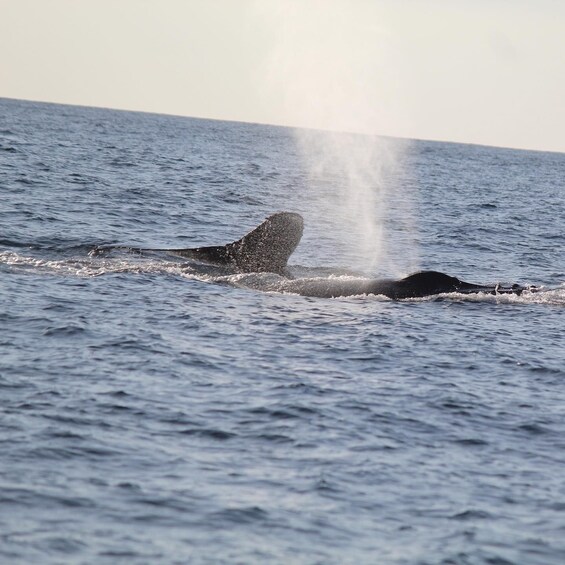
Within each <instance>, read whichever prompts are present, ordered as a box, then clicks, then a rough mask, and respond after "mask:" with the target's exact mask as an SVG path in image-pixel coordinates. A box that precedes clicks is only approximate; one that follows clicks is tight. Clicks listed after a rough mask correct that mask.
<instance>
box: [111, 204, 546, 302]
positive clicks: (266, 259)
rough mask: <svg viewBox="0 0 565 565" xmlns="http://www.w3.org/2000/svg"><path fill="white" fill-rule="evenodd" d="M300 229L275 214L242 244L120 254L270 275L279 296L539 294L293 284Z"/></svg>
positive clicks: (293, 219)
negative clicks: (280, 283)
mask: <svg viewBox="0 0 565 565" xmlns="http://www.w3.org/2000/svg"><path fill="white" fill-rule="evenodd" d="M303 229H304V222H303V220H302V217H301V216H300V214H296V213H294V212H278V213H276V214H273V215H271V216H269V217H268V218H267V219H266V220H265V221H264V222H263V223H261V224H260V225H259V226H257V227H256V228H255V229H253V230H252V231H250V232H249V233H248V234H247V235H245V236H243V237H242V238H241V239H239V240H237V241H234V242H233V243H228V244H226V245H219V246H210V247H195V248H187V249H133V248H124V249H130V250H132V251H138V252H143V251H162V252H167V253H170V254H174V255H176V256H180V257H184V258H187V259H191V260H194V261H197V262H200V263H204V264H210V265H215V266H220V267H224V268H226V269H228V270H229V271H230V272H234V273H274V274H277V275H280V276H283V277H285V278H286V279H288V281H287V283H286V284H285V285H284V288H283V289H282V290H283V292H292V293H295V294H300V295H302V296H312V297H319V298H334V297H343V296H356V295H363V294H373V295H383V296H386V297H388V298H391V299H393V300H401V299H406V298H423V297H426V296H433V295H436V294H444V293H462V294H476V293H489V294H516V295H520V294H521V293H522V292H523V291H524V290H530V291H535V290H537V287H533V286H529V287H524V286H521V285H518V284H513V285H511V286H502V285H500V284H496V285H481V284H473V283H468V282H465V281H462V280H459V279H458V278H456V277H452V276H449V275H446V274H445V273H441V272H438V271H421V272H418V273H414V274H412V275H409V276H407V277H405V278H402V279H398V280H394V279H367V278H359V277H355V278H352V277H331V278H325V277H316V278H304V279H302V278H300V279H294V278H293V277H292V275H291V273H290V271H289V269H288V265H287V264H288V259H289V257H290V256H291V255H292V253H293V251H294V250H295V249H296V247H297V245H298V244H299V242H300V239H301V238H302V232H303ZM113 248H114V249H115V248H116V247H113Z"/></svg>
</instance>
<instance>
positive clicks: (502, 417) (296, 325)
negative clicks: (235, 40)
mask: <svg viewBox="0 0 565 565" xmlns="http://www.w3.org/2000/svg"><path fill="white" fill-rule="evenodd" d="M282 210H288V211H292V212H298V213H300V214H301V215H302V216H303V218H304V222H305V228H304V236H303V238H302V241H301V243H300V245H299V246H298V248H297V250H296V252H295V253H294V254H293V255H292V256H291V258H290V261H289V264H290V265H291V266H292V267H293V268H294V269H295V272H296V273H299V275H298V276H300V273H301V272H302V273H304V272H307V273H308V276H315V277H328V278H331V277H334V278H339V277H343V276H351V275H350V274H347V275H345V274H343V273H344V271H342V269H347V270H348V271H347V272H349V270H354V271H355V272H359V273H360V274H359V276H374V277H381V276H401V275H406V274H408V273H409V272H413V271H417V270H419V269H434V270H439V271H443V272H446V273H448V274H450V275H453V276H457V277H460V278H462V279H463V280H467V281H470V282H478V283H496V282H505V283H515V282H517V283H520V284H524V285H529V284H531V285H537V286H539V287H541V290H540V291H539V292H536V293H530V292H525V293H523V294H522V295H521V296H515V295H486V294H480V295H460V294H446V295H436V296H431V297H427V298H419V299H409V300H401V301H393V300H390V299H387V298H386V297H382V296H371V295H364V296H353V297H346V298H333V299H332V298H330V299H324V298H311V297H304V296H300V295H298V294H293V293H292V292H288V289H286V287H285V286H284V284H283V283H284V281H283V280H279V279H276V280H274V279H273V275H269V274H266V273H259V274H257V273H255V274H254V273H246V274H228V275H226V274H217V273H216V274H215V273H213V272H207V271H199V270H198V269H195V268H194V266H193V265H190V264H188V263H187V262H186V260H183V259H182V258H179V257H174V256H171V255H169V254H166V253H165V254H163V253H161V254H159V253H156V254H140V253H133V252H128V251H127V250H122V251H119V250H118V251H114V252H111V253H103V254H97V253H95V252H93V251H94V250H96V249H97V248H98V247H100V246H114V245H119V246H131V247H143V248H154V249H162V248H186V247H197V246H202V245H219V244H224V243H227V242H230V241H234V240H237V239H239V238H240V237H241V236H242V235H244V234H245V233H247V232H248V231H249V230H251V229H252V228H253V227H255V226H256V225H258V224H259V223H261V222H262V221H263V220H264V219H265V218H266V217H267V216H269V215H270V214H272V213H273V212H276V211H282ZM0 218H1V230H0V395H1V396H0V399H1V401H0V441H1V446H2V449H1V456H0V562H2V563H6V564H32V563H42V564H60V563H65V564H67V563H69V564H115V563H127V564H128V565H129V564H145V563H147V564H153V563H162V564H173V563H174V564H184V563H195V564H224V563H225V564H236V563H241V564H251V563H261V564H262V563H284V564H289V563H297V564H336V565H341V564H385V565H388V564H394V565H431V564H444V565H448V564H450V565H471V564H472V565H478V564H489V565H510V564H515V565H527V564H536V565H552V564H555V565H562V564H563V563H565V347H564V346H565V340H564V338H563V336H564V335H565V310H564V306H565V254H564V247H565V154H559V153H545V152H536V151H523V150H512V149H502V148H494V147H484V146H477V145H462V144H452V143H440V142H429V141H418V140H395V139H387V138H372V137H369V136H355V135H351V134H337V133H329V132H316V131H306V130H304V131H302V130H297V129H292V128H284V127H276V126H268V125H258V124H246V123H236V122H223V121H211V120H202V119H194V118H184V117H175V116H166V115H154V114H145V113H136V112H124V111H116V110H107V109H97V108H85V107H76V106H65V105H54V104H43V103H33V102H24V101H18V100H9V99H0ZM308 269H310V270H308Z"/></svg>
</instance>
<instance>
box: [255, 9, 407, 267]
mask: <svg viewBox="0 0 565 565" xmlns="http://www.w3.org/2000/svg"><path fill="white" fill-rule="evenodd" d="M260 9H261V10H262V12H263V13H264V15H265V16H266V21H267V23H268V25H269V26H270V28H271V29H272V33H273V34H274V37H275V39H274V48H273V54H272V57H271V58H270V59H269V68H268V70H267V77H268V81H267V82H268V86H269V88H268V91H267V92H266V94H267V95H268V96H270V100H271V101H272V100H273V99H275V100H278V102H279V104H280V112H281V115H283V116H284V120H283V121H285V122H286V123H289V124H298V125H300V126H305V128H303V127H301V129H297V130H295V135H296V140H297V145H298V147H299V149H300V152H301V155H302V157H303V159H304V163H305V165H306V168H307V171H308V175H309V189H310V194H309V195H308V196H309V197H310V198H311V199H312V202H313V204H314V205H315V206H316V214H317V218H319V221H320V222H323V224H324V225H322V226H321V229H322V230H324V231H325V232H326V233H327V234H328V237H330V238H332V239H333V241H334V242H335V245H337V246H339V248H340V254H341V255H342V256H343V257H344V258H345V259H346V260H348V261H349V263H350V266H352V267H356V268H361V269H363V270H366V271H370V272H374V271H375V270H376V271H378V272H388V273H389V274H401V273H403V272H404V273H405V272H408V271H411V270H414V269H415V268H416V267H417V253H416V245H415V243H414V239H415V238H414V236H413V234H414V221H413V214H412V211H413V202H412V194H409V193H408V191H407V190H406V187H404V186H401V185H400V183H399V182H398V173H399V171H400V170H401V169H400V168H399V163H400V162H401V158H402V154H403V148H404V147H405V143H402V142H401V141H400V140H394V139H390V138H384V137H378V136H377V135H376V134H377V133H386V132H384V131H383V128H382V123H383V119H382V118H383V116H385V115H386V114H387V113H388V112H391V111H392V112H394V111H395V108H396V103H395V96H396V92H395V84H396V83H395V78H394V72H393V69H390V68H389V67H387V64H386V63H387V50H388V49H389V47H388V42H387V38H388V34H387V32H386V31H385V30H384V29H381V28H380V27H379V25H378V14H377V13H376V12H375V11H374V10H373V6H372V3H358V2H346V1H344V0H324V1H317V0H310V1H307V2H295V1H292V0H290V1H281V2H276V1H275V2H273V1H271V2H265V3H261V4H260ZM343 132H355V133H343ZM391 226H395V228H394V229H391ZM396 231H398V232H402V238H401V239H402V245H401V246H402V249H401V250H400V249H399V244H400V241H395V235H394V232H396Z"/></svg>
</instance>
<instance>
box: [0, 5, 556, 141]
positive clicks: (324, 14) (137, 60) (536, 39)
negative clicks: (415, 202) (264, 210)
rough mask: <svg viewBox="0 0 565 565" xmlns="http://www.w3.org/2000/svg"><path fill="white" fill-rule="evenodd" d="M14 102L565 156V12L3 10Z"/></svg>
mask: <svg viewBox="0 0 565 565" xmlns="http://www.w3.org/2000/svg"><path fill="white" fill-rule="evenodd" d="M0 96H2V97H9V98H24V99H31V100H42V101H50V102H62V103H71V104H83V105H91V106H103V107H110V108H123V109H132V110H144V111H150V112H160V113H169V114H178V115H186V116H198V117H208V118H219V119H227V120H242V121H250V122H265V123H274V124H285V125H298V126H309V127H320V128H329V129H337V130H350V131H363V132H369V133H377V134H384V135H393V136H401V137H410V138H419V139H440V140H450V141H463V142H471V143H483V144H489V145H501V146H508V147H521V148H532V149H545V150H554V151H562V152H565V1H562V0H530V1H526V0H300V1H295V0H0Z"/></svg>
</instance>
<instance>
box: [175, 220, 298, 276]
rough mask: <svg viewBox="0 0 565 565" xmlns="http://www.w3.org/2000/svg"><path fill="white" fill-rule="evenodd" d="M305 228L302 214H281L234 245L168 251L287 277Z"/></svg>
mask: <svg viewBox="0 0 565 565" xmlns="http://www.w3.org/2000/svg"><path fill="white" fill-rule="evenodd" d="M303 229H304V222H303V220H302V216H300V214H295V213H294V212H279V213H277V214H273V215H272V216H269V217H268V218H267V219H266V220H265V221H264V222H263V223H262V224H260V225H259V226H257V227H256V228H255V229H254V230H252V231H250V232H249V233H248V234H247V235H244V236H243V237H242V238H241V239H239V240H237V241H234V242H233V243H228V244H227V245H218V246H212V247H196V248H193V249H168V250H167V251H169V252H170V253H174V254H175V255H180V256H181V257H188V258H190V259H197V260H199V261H204V262H206V263H216V264H220V265H227V266H230V267H234V268H236V269H237V270H238V271H240V272H243V273H255V272H267V273H278V274H284V272H285V269H286V264H287V262H288V258H289V257H290V256H291V255H292V252H293V251H294V250H295V249H296V246H297V245H298V244H299V243H300V239H301V238H302V231H303Z"/></svg>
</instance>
